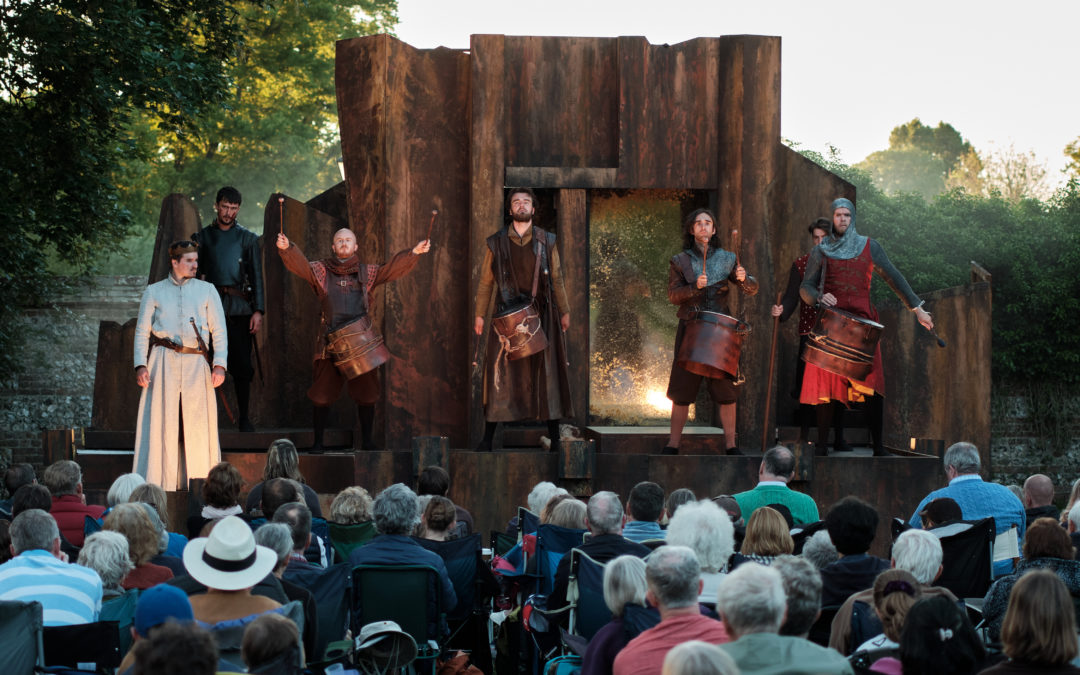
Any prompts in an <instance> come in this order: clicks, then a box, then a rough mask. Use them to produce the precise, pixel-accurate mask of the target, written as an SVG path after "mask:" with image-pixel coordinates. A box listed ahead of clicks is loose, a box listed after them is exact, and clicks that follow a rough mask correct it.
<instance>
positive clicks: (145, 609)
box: [135, 584, 195, 637]
mask: <svg viewBox="0 0 1080 675" xmlns="http://www.w3.org/2000/svg"><path fill="white" fill-rule="evenodd" d="M169 619H174V620H176V621H193V620H194V619H195V614H194V613H193V612H192V611H191V601H190V600H188V596H187V594H186V593H184V592H183V591H182V590H180V589H179V588H177V587H176V586H170V585H168V584H158V585H157V586H154V587H152V588H148V589H146V590H145V591H143V592H142V593H140V594H139V601H138V603H136V605H135V632H136V633H138V634H139V637H146V634H147V633H148V632H149V631H150V629H151V628H155V627H157V626H160V625H161V624H163V623H165V622H166V621H168V620H169Z"/></svg>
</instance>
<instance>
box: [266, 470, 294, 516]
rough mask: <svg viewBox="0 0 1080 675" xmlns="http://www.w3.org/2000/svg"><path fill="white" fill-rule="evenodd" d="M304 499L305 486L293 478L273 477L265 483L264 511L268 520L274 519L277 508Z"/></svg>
mask: <svg viewBox="0 0 1080 675" xmlns="http://www.w3.org/2000/svg"><path fill="white" fill-rule="evenodd" d="M302 501H304V488H302V487H301V486H300V483H297V482H296V481H294V480H292V479H291V478H271V479H270V480H268V481H266V482H265V483H263V492H262V512H263V517H264V518H266V519H267V520H273V519H274V514H275V513H277V510H278V509H279V508H281V507H282V506H284V505H285V504H291V503H293V502H302Z"/></svg>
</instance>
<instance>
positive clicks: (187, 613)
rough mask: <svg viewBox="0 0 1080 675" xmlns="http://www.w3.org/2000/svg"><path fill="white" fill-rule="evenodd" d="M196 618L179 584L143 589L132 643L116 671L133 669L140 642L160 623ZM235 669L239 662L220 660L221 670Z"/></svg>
mask: <svg viewBox="0 0 1080 675" xmlns="http://www.w3.org/2000/svg"><path fill="white" fill-rule="evenodd" d="M193 620H194V617H193V616H192V613H191V602H190V601H188V597H187V596H186V595H184V592H183V591H181V590H180V589H179V588H175V587H173V586H169V585H168V584H161V585H158V586H154V587H153V588H148V589H147V590H145V591H143V592H142V593H140V594H139V600H138V602H137V603H136V605H135V623H134V625H133V626H132V627H131V639H132V647H131V650H130V651H129V652H128V653H127V654H126V655H125V656H124V660H123V661H121V662H120V667H119V668H117V669H116V672H117V673H119V675H130V674H131V673H132V672H133V671H134V666H135V650H136V648H137V647H138V644H139V642H140V641H142V640H146V639H148V638H150V637H152V636H153V635H154V633H155V632H156V630H157V628H158V627H159V626H162V625H164V624H165V623H167V622H168V623H176V622H179V623H191V622H192V621H193ZM215 651H216V647H215ZM236 669H237V667H236V666H234V665H233V664H231V663H229V662H227V661H220V660H219V661H218V664H217V670H218V671H223V672H228V671H234V670H236Z"/></svg>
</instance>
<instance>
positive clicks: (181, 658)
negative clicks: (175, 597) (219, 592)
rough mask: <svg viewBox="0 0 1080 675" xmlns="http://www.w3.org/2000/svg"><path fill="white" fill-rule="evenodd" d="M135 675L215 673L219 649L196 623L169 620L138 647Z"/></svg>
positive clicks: (208, 634)
mask: <svg viewBox="0 0 1080 675" xmlns="http://www.w3.org/2000/svg"><path fill="white" fill-rule="evenodd" d="M133 672H134V675H214V673H216V672H218V650H217V645H216V644H214V638H213V637H211V636H210V633H208V632H207V631H206V629H204V628H200V627H199V626H197V625H195V624H193V623H175V622H173V621H168V622H166V623H164V624H162V625H161V626H158V627H157V629H155V630H154V634H153V636H152V637H150V638H147V639H145V640H140V641H139V642H138V643H137V644H136V646H135V669H134V671H133Z"/></svg>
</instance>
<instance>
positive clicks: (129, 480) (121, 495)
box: [105, 473, 146, 508]
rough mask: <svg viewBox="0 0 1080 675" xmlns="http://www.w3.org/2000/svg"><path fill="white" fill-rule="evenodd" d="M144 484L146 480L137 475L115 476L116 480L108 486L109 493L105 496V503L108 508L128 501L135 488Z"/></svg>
mask: <svg viewBox="0 0 1080 675" xmlns="http://www.w3.org/2000/svg"><path fill="white" fill-rule="evenodd" d="M145 482H146V479H145V478H143V477H142V476H141V475H140V474H137V473H125V474H121V475H119V476H117V478H116V480H114V481H113V482H112V485H110V486H109V492H108V493H107V494H106V495H105V501H106V502H107V503H108V505H109V508H113V507H115V506H116V505H117V504H124V503H126V502H127V501H129V500H130V498H131V493H132V492H133V491H134V490H135V488H137V487H139V486H140V485H142V484H143V483H145Z"/></svg>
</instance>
